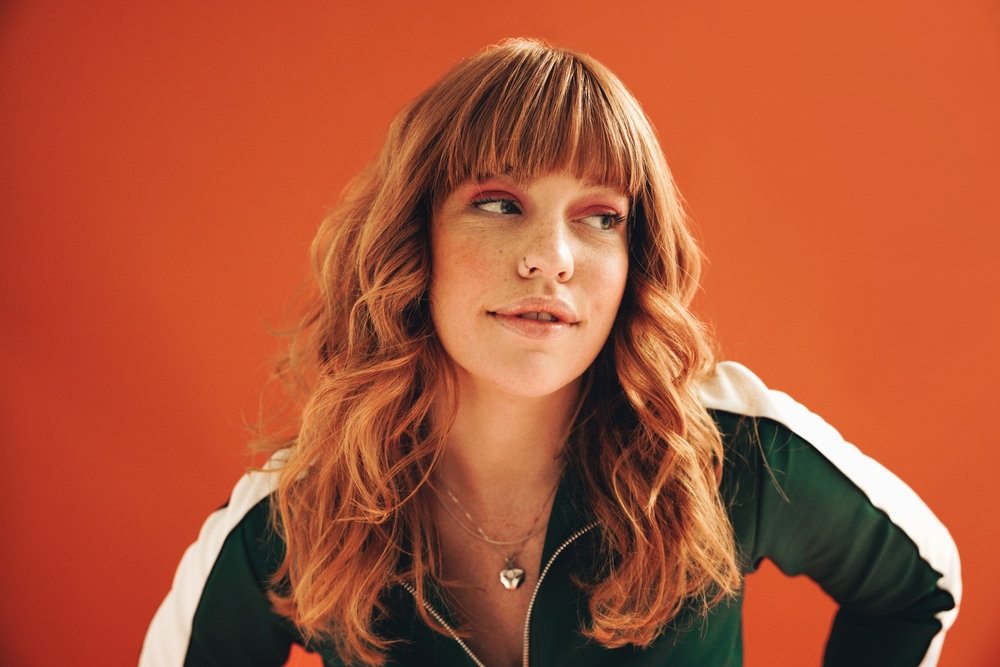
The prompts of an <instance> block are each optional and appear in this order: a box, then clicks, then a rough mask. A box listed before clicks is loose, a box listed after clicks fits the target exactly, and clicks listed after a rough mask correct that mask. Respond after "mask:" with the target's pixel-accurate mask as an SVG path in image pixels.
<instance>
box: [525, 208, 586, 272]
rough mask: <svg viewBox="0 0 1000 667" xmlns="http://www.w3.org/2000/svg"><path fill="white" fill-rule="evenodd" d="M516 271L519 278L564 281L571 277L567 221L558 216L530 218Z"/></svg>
mask: <svg viewBox="0 0 1000 667" xmlns="http://www.w3.org/2000/svg"><path fill="white" fill-rule="evenodd" d="M528 228H529V230H530V231H529V233H528V235H527V239H526V242H525V244H524V252H522V253H521V257H520V258H519V261H518V265H517V270H518V273H519V274H520V275H521V277H522V278H532V277H537V276H544V277H546V278H554V279H556V280H558V281H559V282H566V281H567V280H569V279H570V278H571V277H572V276H573V252H572V249H571V248H570V239H569V233H568V229H567V222H566V220H564V219H563V217H562V216H560V215H554V214H550V215H546V216H544V217H539V218H538V219H536V220H533V221H531V223H530V224H529V225H528Z"/></svg>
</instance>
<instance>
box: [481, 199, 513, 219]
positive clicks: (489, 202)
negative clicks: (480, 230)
mask: <svg viewBox="0 0 1000 667" xmlns="http://www.w3.org/2000/svg"><path fill="white" fill-rule="evenodd" d="M472 205H473V206H475V207H477V208H481V209H482V210H484V211H487V212H489V213H500V214H502V215H517V214H519V213H520V212H521V209H519V208H518V207H517V204H516V203H515V202H514V200H513V199H477V200H476V201H474V202H472Z"/></svg>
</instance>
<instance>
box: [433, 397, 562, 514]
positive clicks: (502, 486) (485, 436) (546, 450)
mask: <svg viewBox="0 0 1000 667" xmlns="http://www.w3.org/2000/svg"><path fill="white" fill-rule="evenodd" d="M484 385H485V383H482V382H475V381H473V380H471V379H470V378H468V377H460V381H459V383H458V392H459V396H458V413H457V415H456V418H455V422H454V424H453V425H452V428H451V430H450V431H449V433H448V438H447V442H446V446H445V452H444V460H443V465H442V467H441V472H440V475H439V479H440V480H441V481H442V482H443V483H444V484H445V485H446V486H447V487H448V488H449V489H451V490H452V491H453V492H454V493H455V494H457V495H458V496H459V497H460V498H461V500H462V502H463V503H464V504H466V505H469V506H470V510H473V508H478V510H479V511H478V512H474V514H475V513H479V514H483V513H486V514H493V513H494V512H493V511H490V510H494V511H495V510H496V508H507V509H508V510H509V509H512V508H519V509H522V510H524V511H529V512H530V508H531V507H532V506H534V505H537V503H538V500H537V498H535V496H547V495H548V494H549V492H550V491H551V490H552V488H553V487H554V486H555V485H556V483H557V482H558V480H559V475H560V473H561V470H562V464H561V458H562V457H561V454H562V448H563V444H564V442H565V439H566V435H567V433H568V430H569V426H570V420H571V419H572V417H573V412H574V409H575V407H576V404H577V400H578V397H579V391H580V382H579V380H577V381H575V382H572V383H570V384H569V385H567V386H566V387H563V388H562V389H561V390H559V391H558V392H556V393H554V394H549V395H547V396H541V397H524V396H512V395H510V394H507V393H505V392H503V391H500V390H498V389H497V388H495V387H493V386H491V385H485V386H484ZM522 506H523V507H522Z"/></svg>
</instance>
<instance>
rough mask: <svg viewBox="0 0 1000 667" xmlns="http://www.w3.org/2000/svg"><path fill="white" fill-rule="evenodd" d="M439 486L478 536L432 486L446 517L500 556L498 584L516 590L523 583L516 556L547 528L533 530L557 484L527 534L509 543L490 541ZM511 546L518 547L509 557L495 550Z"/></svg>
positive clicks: (446, 489) (445, 489)
mask: <svg viewBox="0 0 1000 667" xmlns="http://www.w3.org/2000/svg"><path fill="white" fill-rule="evenodd" d="M439 483H440V482H439ZM440 484H441V488H443V489H444V491H445V493H447V494H448V497H449V498H451V500H452V502H454V503H455V504H456V505H458V508H459V509H460V510H462V513H463V514H465V518H467V519H468V520H469V523H471V524H472V525H473V526H474V527H475V529H476V531H477V532H478V534H477V532H474V531H473V530H472V529H471V528H469V527H468V526H467V525H465V524H464V523H463V522H462V521H461V520H460V519H459V518H458V517H457V516H455V513H454V512H452V511H451V508H450V507H448V503H446V502H445V501H444V498H442V497H441V494H440V493H438V492H437V489H434V487H433V486H432V487H431V488H432V489H434V495H435V496H437V499H438V502H440V503H441V506H442V507H443V508H444V510H445V512H447V513H448V516H450V517H451V518H452V519H454V521H455V523H457V524H458V525H459V526H460V527H461V528H462V529H463V530H464V531H465V532H467V533H469V534H470V535H472V536H473V537H475V538H476V539H478V540H482V541H483V542H486V543H487V544H489V545H490V546H491V547H493V550H494V551H496V552H497V553H498V554H500V557H501V558H503V559H504V563H505V564H506V565H505V567H504V568H503V569H502V570H500V583H501V584H502V585H503V587H504V588H506V589H507V590H508V591H513V590H515V589H517V588H518V587H519V586H520V585H521V584H522V583H524V569H523V568H520V567H517V565H516V564H515V560H516V559H517V557H518V556H520V555H521V551H522V550H524V545H525V544H526V543H527V541H528V540H530V539H531V538H532V537H534V536H535V535H537V534H538V533H540V532H541V531H543V530H545V528H546V526H548V523H549V522H548V521H546V522H545V523H543V524H542V525H541V526H538V528H537V529H536V528H535V526H536V525H537V524H538V520H539V519H541V518H542V514H544V513H545V508H546V507H548V505H549V501H550V500H552V496H554V495H555V494H556V489H558V488H559V484H558V483H557V484H556V485H555V486H554V487H553V488H552V492H551V493H550V494H549V496H548V497H547V498H546V499H545V502H544V503H542V509H541V510H539V512H538V515H537V516H536V517H535V520H534V521H532V522H531V527H530V528H528V534H527V535H525V536H524V537H522V538H521V539H519V540H510V541H504V540H494V539H491V538H490V537H489V536H488V535H486V532H485V531H484V530H483V529H482V528H480V527H479V524H478V523H476V520H475V519H473V518H472V515H471V514H469V511H468V510H467V509H465V506H464V505H462V503H460V502H459V501H458V498H456V497H455V494H454V493H452V492H451V489H449V488H448V487H447V486H445V485H444V484H443V483H440ZM513 544H516V545H518V547H517V550H516V551H515V552H514V553H512V554H510V555H507V554H505V553H504V552H502V551H500V549H498V548H497V547H498V546H509V545H513Z"/></svg>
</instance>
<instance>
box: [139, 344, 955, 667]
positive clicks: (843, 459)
mask: <svg viewBox="0 0 1000 667" xmlns="http://www.w3.org/2000/svg"><path fill="white" fill-rule="evenodd" d="M702 400H703V402H704V404H705V406H706V407H707V408H708V409H709V410H710V411H711V413H712V415H713V416H714V417H715V420H716V422H717V424H718V425H719V428H720V430H721V432H722V434H723V440H724V442H725V447H726V461H725V467H724V472H723V483H722V493H723V497H724V498H725V499H726V502H727V504H728V507H729V516H730V518H731V520H732V523H733V528H734V530H735V535H736V540H737V546H738V551H739V555H740V557H741V559H742V561H741V562H742V563H743V565H744V572H752V571H753V570H754V569H756V568H757V566H758V565H759V564H760V562H761V560H762V559H764V558H768V559H770V560H771V561H773V562H774V563H775V564H776V565H777V566H778V567H779V568H780V569H781V570H782V571H783V572H785V573H786V574H789V575H796V574H805V575H807V576H809V577H811V578H812V579H813V580H815V581H816V582H817V583H818V584H819V585H820V586H822V588H823V590H825V591H826V592H827V593H828V594H829V595H830V596H831V597H832V598H833V599H834V600H836V601H837V602H838V603H839V605H840V610H839V611H838V613H837V616H836V618H835V620H834V623H833V628H832V630H831V632H830V637H829V640H828V642H827V646H826V654H825V660H824V664H825V665H827V666H828V667H833V666H844V667H861V666H866V665H871V666H876V665H877V666H878V667H894V666H897V665H898V666H903V665H906V666H911V667H916V666H917V665H920V666H921V667H932V666H933V665H935V664H936V663H937V657H938V655H939V653H940V651H941V644H942V642H943V640H944V634H945V631H946V630H947V628H948V627H949V626H950V625H951V623H952V622H953V621H954V619H955V616H956V615H957V613H958V603H959V601H960V598H961V580H960V574H959V562H958V553H957V551H956V549H955V545H954V542H953V541H952V539H951V537H950V535H949V534H948V531H947V530H946V529H945V528H944V526H942V525H941V523H940V522H939V521H938V520H937V519H936V518H935V517H934V515H933V514H932V513H931V511H930V510H929V509H928V508H927V506H926V505H924V503H923V502H922V501H921V500H920V499H919V498H918V497H917V496H916V494H914V493H913V491H912V490H910V488H909V487H907V486H906V485H905V484H904V483H903V482H902V481H900V480H899V478H897V477H896V476H894V475H893V474H892V473H891V472H889V471H888V470H886V469H885V468H883V467H882V466H881V465H879V464H878V463H876V462H875V461H873V460H872V459H870V458H868V457H866V456H864V455H863V454H862V453H861V452H860V451H858V450H857V448H855V447H854V446H853V445H850V444H848V443H846V442H844V440H843V439H842V438H841V437H840V435H839V434H838V433H837V432H836V431H835V430H834V429H833V428H832V427H830V426H829V425H827V424H826V423H825V422H824V421H823V420H822V419H820V418H819V417H817V416H816V415H814V414H812V413H810V412H809V411H808V410H806V409H805V408H804V407H802V406H801V405H799V404H798V403H795V402H794V401H792V400H791V399H790V398H789V397H788V396H786V395H785V394H782V393H780V392H775V391H769V390H768V389H767V388H766V387H765V386H764V385H763V384H762V383H761V382H760V380H758V379H757V378H756V377H755V376H754V375H753V374H752V373H750V372H749V371H748V370H747V369H745V368H744V367H742V366H740V365H739V364H735V363H731V362H725V363H721V364H719V366H718V370H717V373H716V375H715V377H714V378H713V379H712V380H711V381H710V382H709V383H707V384H706V385H705V386H704V387H703V389H702ZM276 458H278V459H279V461H276V462H275V465H278V464H280V458H281V457H280V455H278V456H277V457H276ZM273 483H274V475H270V474H267V473H250V474H248V475H246V476H245V477H244V478H243V479H242V480H240V482H239V483H238V484H237V486H236V488H235V489H234V491H233V495H232V496H231V498H230V501H229V503H228V504H227V505H226V506H225V507H223V508H222V509H220V510H218V511H216V512H215V513H214V514H212V515H211V516H210V517H209V519H208V520H207V521H206V523H205V525H204V526H203V528H202V530H201V534H200V535H199V537H198V541H197V542H195V543H194V544H193V545H192V546H191V547H190V548H189V549H188V551H187V552H186V553H185V555H184V558H183V559H182V561H181V564H180V567H179V568H178V571H177V575H176V577H175V579H174V584H173V588H172V589H171V591H170V593H169V594H168V595H167V597H166V599H165V600H164V602H163V604H162V605H161V607H160V609H159V610H158V611H157V613H156V616H155V617H154V618H153V622H152V624H151V625H150V628H149V632H148V633H147V635H146V641H145V643H144V645H143V652H142V655H141V657H140V666H141V667H154V666H163V667H181V666H182V665H184V666H189V667H202V666H209V665H211V666H221V665H245V666H260V667H264V666H280V665H283V664H284V663H285V661H286V659H287V657H288V652H289V648H290V646H291V644H292V643H293V642H299V643H301V640H300V638H299V635H298V633H297V632H296V630H295V628H294V627H293V626H291V625H290V624H289V623H288V622H287V621H285V620H284V619H282V618H281V617H279V616H277V615H276V614H274V613H273V612H272V611H271V609H270V606H269V604H268V601H267V598H266V595H265V591H266V586H267V581H268V577H269V575H270V573H272V572H273V571H274V570H275V568H276V567H277V565H278V563H279V562H280V560H281V557H282V554H283V548H284V547H283V545H282V544H281V543H280V540H278V538H276V537H275V536H274V534H273V533H272V532H271V531H270V530H269V526H268V512H269V507H268V503H269V502H270V501H269V498H270V494H271V492H272V490H273ZM574 495H575V494H574V493H573V483H572V480H568V479H564V480H563V482H562V484H561V486H560V488H559V490H558V492H557V494H556V498H555V501H554V504H553V510H552V516H551V518H550V521H549V526H548V529H547V533H546V537H545V547H544V551H543V556H542V564H543V569H542V572H541V573H540V575H539V579H538V583H537V585H536V587H535V591H534V597H533V599H532V603H531V607H530V608H529V612H528V619H527V622H526V628H525V637H526V641H525V662H524V664H525V665H529V664H530V665H535V666H538V667H561V666H567V667H568V666H570V665H573V666H575V667H597V666H611V665H614V666H621V667H633V666H634V667H640V666H652V665H664V666H670V667H689V666H690V667H694V666H697V667H716V666H718V667H722V666H730V667H736V666H738V665H741V664H742V661H743V642H742V630H741V618H740V611H741V603H742V599H741V598H737V599H734V600H731V601H729V602H727V603H723V604H721V605H718V606H716V607H715V608H714V609H713V610H712V612H711V613H710V614H709V615H708V616H707V617H705V616H699V615H697V614H695V613H694V612H693V611H689V612H688V613H682V614H681V616H680V617H679V618H678V619H676V620H675V621H674V622H673V623H672V624H671V626H670V627H669V628H668V629H667V630H666V632H664V633H663V634H662V635H661V636H660V637H659V638H658V639H657V640H656V642H655V643H654V644H653V645H652V646H651V647H649V648H646V649H636V648H631V647H626V648H620V649H615V650H608V649H605V648H603V647H602V646H600V645H599V644H596V643H594V642H592V641H587V640H586V639H585V638H584V637H583V636H582V634H581V633H580V629H581V628H582V627H584V626H585V625H586V623H587V622H588V620H589V613H588V607H587V600H586V596H585V595H584V594H583V593H582V592H581V590H580V589H579V588H578V587H577V586H576V585H575V584H574V583H573V575H574V574H576V575H580V574H581V573H586V572H587V571H588V570H589V569H590V568H591V567H592V565H593V558H594V556H595V554H596V552H597V544H596V541H597V539H598V533H599V531H598V530H595V529H594V528H595V527H594V526H593V525H592V524H590V522H589V520H588V518H587V517H586V512H585V509H584V510H581V509H580V508H578V506H577V504H575V503H574V502H573V497H574ZM389 602H390V604H391V607H392V610H393V613H392V614H391V615H390V618H389V619H388V620H386V621H384V622H382V623H381V624H380V625H379V627H378V631H379V633H380V634H381V635H382V636H385V637H394V638H401V639H405V640H406V641H405V642H400V643H399V644H397V645H396V648H395V649H394V650H393V651H392V652H391V653H390V654H389V656H388V657H389V660H388V664H391V665H446V666H451V665H456V666H457V665H462V666H472V665H487V666H489V665H490V664H491V660H490V656H487V655H480V656H476V655H473V654H472V653H471V652H470V651H469V650H468V648H467V647H466V646H465V644H464V643H463V642H461V641H460V640H458V639H456V638H452V637H447V636H444V635H440V634H437V633H434V632H432V631H431V630H430V629H428V628H427V626H426V625H424V624H423V622H422V621H420V619H419V616H418V615H417V613H416V610H415V604H416V602H415V600H414V598H413V596H412V595H410V593H409V592H408V591H407V590H406V589H404V588H399V589H398V590H394V591H392V592H391V593H390V596H389ZM432 613H433V614H436V615H438V616H439V617H440V618H441V619H442V620H444V621H445V622H452V624H453V617H452V616H451V614H450V613H449V612H448V610H447V609H445V608H444V607H443V605H441V604H440V603H436V604H435V605H434V609H433V611H432ZM315 649H316V650H317V651H318V652H319V653H320V654H321V655H322V656H323V659H324V661H325V663H326V664H327V665H342V664H343V663H342V662H341V661H340V660H339V658H338V657H337V654H336V652H335V651H334V650H333V648H332V647H323V646H320V647H315Z"/></svg>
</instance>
